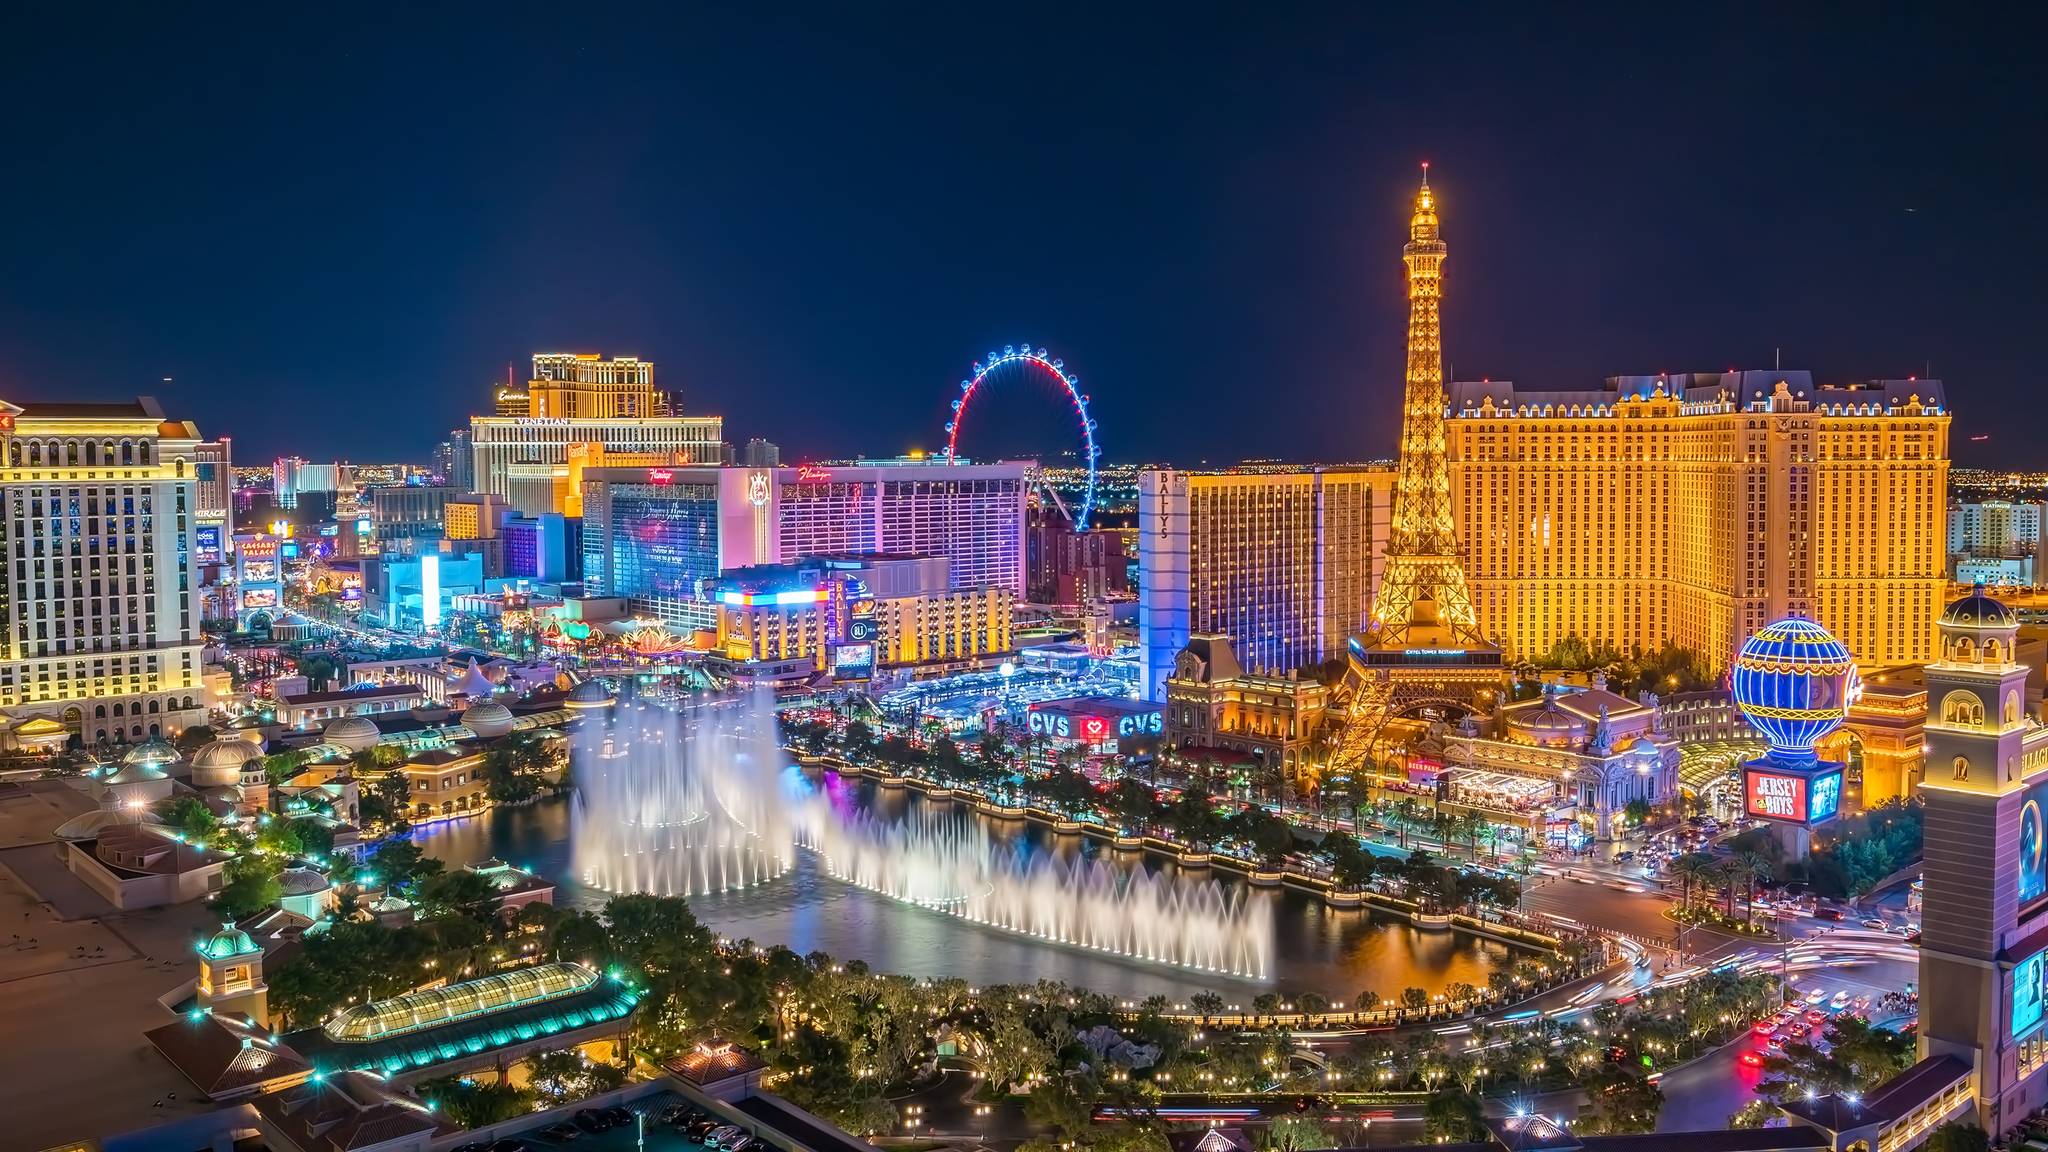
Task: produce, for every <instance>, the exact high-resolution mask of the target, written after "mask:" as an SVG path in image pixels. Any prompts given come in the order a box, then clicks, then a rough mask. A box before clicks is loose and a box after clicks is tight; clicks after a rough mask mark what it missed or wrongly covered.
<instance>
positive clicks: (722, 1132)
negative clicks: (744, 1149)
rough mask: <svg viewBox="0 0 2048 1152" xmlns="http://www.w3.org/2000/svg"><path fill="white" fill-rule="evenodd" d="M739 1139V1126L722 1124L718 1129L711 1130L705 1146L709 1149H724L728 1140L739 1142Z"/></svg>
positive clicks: (705, 1139) (705, 1140)
mask: <svg viewBox="0 0 2048 1152" xmlns="http://www.w3.org/2000/svg"><path fill="white" fill-rule="evenodd" d="M739 1138H740V1127H739V1125H737V1124H720V1125H719V1126H718V1127H716V1128H713V1129H712V1130H711V1134H710V1135H708V1136H706V1137H704V1144H705V1146H706V1147H708V1148H723V1147H724V1146H725V1142H726V1141H727V1140H737V1139H739Z"/></svg>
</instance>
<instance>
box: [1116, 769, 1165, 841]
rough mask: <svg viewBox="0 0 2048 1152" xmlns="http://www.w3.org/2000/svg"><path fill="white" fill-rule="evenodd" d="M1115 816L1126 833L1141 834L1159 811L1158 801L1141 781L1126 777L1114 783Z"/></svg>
mask: <svg viewBox="0 0 2048 1152" xmlns="http://www.w3.org/2000/svg"><path fill="white" fill-rule="evenodd" d="M1115 806H1116V815H1117V819H1118V820H1120V821H1121V822H1122V823H1123V828H1124V831H1126V832H1143V831H1144V830H1145V829H1146V828H1147V827H1148V826H1149V825H1150V824H1151V823H1152V817H1153V815H1154V814H1155V813H1156V812H1157V811H1158V810H1159V801H1158V800H1157V799H1156V798H1155V797H1154V796H1153V794H1152V789H1150V788H1148V787H1146V785H1145V782H1144V781H1143V780H1139V779H1137V778H1136V777H1133V776H1126V777H1124V778H1123V779H1121V780H1119V781H1117V783H1116V799H1115Z"/></svg>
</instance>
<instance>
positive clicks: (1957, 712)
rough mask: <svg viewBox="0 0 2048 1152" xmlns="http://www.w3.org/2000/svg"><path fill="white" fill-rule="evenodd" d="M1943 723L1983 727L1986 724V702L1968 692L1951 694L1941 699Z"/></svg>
mask: <svg viewBox="0 0 2048 1152" xmlns="http://www.w3.org/2000/svg"><path fill="white" fill-rule="evenodd" d="M1941 722H1942V723H1944V724H1970V725H1975V726H1979V727H1981V726H1982V725H1983V723H1984V702H1983V701H1982V700H1979V699H1977V697H1976V696H1974V695H1972V694H1971V693H1968V692H1951V693H1949V694H1948V695H1946V696H1944V697H1942V698H1941Z"/></svg>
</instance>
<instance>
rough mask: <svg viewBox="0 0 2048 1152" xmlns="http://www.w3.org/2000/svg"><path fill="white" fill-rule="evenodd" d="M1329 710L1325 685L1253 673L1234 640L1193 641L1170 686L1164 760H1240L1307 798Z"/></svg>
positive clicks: (1295, 677) (1290, 675)
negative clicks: (1221, 756)
mask: <svg viewBox="0 0 2048 1152" xmlns="http://www.w3.org/2000/svg"><path fill="white" fill-rule="evenodd" d="M1329 704H1330V690H1329V688H1328V687H1327V686H1325V685H1324V684H1323V683H1322V682H1321V681H1320V680H1317V679H1315V678H1313V677H1302V676H1299V675H1296V674H1294V673H1292V672H1289V673H1288V674H1286V675H1279V676H1271V675H1258V674H1253V673H1247V672H1246V671H1245V670H1244V669H1243V668H1242V667H1240V666H1239V665H1238V663H1237V656H1236V654H1235V652H1234V651H1233V650H1232V648H1231V643H1230V638H1229V637H1228V636H1193V637H1190V638H1189V640H1188V646H1187V647H1186V648H1184V649H1182V651H1181V654H1180V658H1179V660H1178V661H1176V663H1175V665H1174V670H1173V675H1172V676H1170V677H1168V678H1167V680H1166V718H1165V719H1166V741H1165V754H1166V756H1167V758H1168V759H1169V760H1170V761H1176V762H1180V763H1183V764H1185V763H1192V762H1194V761H1197V760H1201V759H1203V758H1204V754H1205V753H1207V752H1213V751H1217V750H1220V751H1223V752H1226V753H1235V754H1238V755H1241V756H1245V757H1248V758H1249V759H1250V760H1251V762H1252V763H1253V764H1255V765H1257V766H1258V767H1260V768H1262V769H1265V770H1266V771H1268V772H1271V773H1275V774H1277V776H1276V778H1277V779H1279V780H1281V781H1283V782H1284V783H1285V784H1286V785H1287V786H1288V787H1289V788H1290V789H1291V790H1292V791H1293V792H1295V793H1296V794H1300V793H1304V792H1308V791H1311V790H1313V788H1314V787H1315V780H1316V773H1315V768H1314V763H1313V761H1314V758H1313V756H1312V751H1313V748H1314V744H1315V737H1316V733H1317V731H1318V730H1319V729H1320V728H1321V726H1322V723H1323V715H1324V712H1325V711H1326V710H1327V709H1328V708H1329Z"/></svg>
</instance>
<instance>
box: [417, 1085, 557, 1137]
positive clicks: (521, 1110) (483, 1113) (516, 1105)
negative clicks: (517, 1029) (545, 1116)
mask: <svg viewBox="0 0 2048 1152" xmlns="http://www.w3.org/2000/svg"><path fill="white" fill-rule="evenodd" d="M419 1096H420V1099H422V1100H425V1101H426V1102H427V1103H428V1104H430V1105H432V1106H434V1107H436V1108H439V1109H440V1110H441V1111H442V1112H444V1113H446V1114H447V1116H448V1118H449V1119H450V1120H452V1121H454V1122H455V1123H456V1124H458V1125H460V1126H462V1127H464V1128H483V1127H487V1126H489V1125H492V1124H501V1123H503V1122H505V1121H507V1120H514V1119H517V1118H518V1117H521V1116H524V1115H526V1114H527V1113H528V1112H531V1111H533V1101H534V1094H533V1093H532V1092H530V1091H528V1090H526V1089H524V1088H515V1087H513V1086H512V1085H510V1084H507V1083H504V1082H503V1081H497V1080H493V1081H488V1082H485V1083H481V1084H479V1083H477V1082H475V1081H472V1080H464V1079H461V1078H458V1077H455V1076H445V1077H442V1078H441V1079H439V1080H428V1081H426V1082H425V1083H423V1084H421V1085H420V1086H419Z"/></svg>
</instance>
